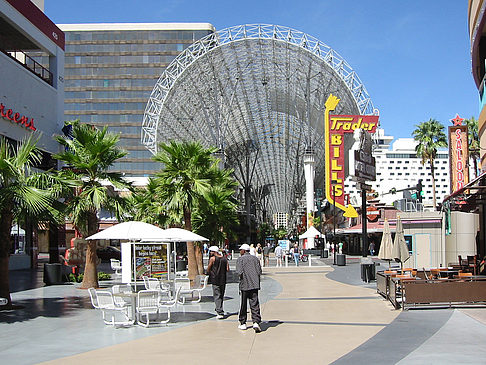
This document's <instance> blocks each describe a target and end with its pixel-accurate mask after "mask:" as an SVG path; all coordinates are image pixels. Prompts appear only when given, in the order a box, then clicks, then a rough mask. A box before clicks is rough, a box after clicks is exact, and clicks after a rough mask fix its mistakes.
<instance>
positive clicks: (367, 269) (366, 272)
mask: <svg viewBox="0 0 486 365" xmlns="http://www.w3.org/2000/svg"><path fill="white" fill-rule="evenodd" d="M361 280H363V281H365V282H367V283H369V282H370V281H371V280H375V265H373V264H361Z"/></svg>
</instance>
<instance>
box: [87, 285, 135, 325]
mask: <svg viewBox="0 0 486 365" xmlns="http://www.w3.org/2000/svg"><path fill="white" fill-rule="evenodd" d="M88 290H89V295H90V297H91V303H92V304H93V307H95V308H96V309H99V310H101V313H102V314H103V322H105V324H111V325H113V326H116V325H129V324H133V320H131V319H130V317H129V315H128V307H127V306H126V305H123V306H121V305H117V304H115V301H114V300H113V294H111V292H109V291H106V290H95V289H94V288H90V289H88ZM106 313H111V321H108V320H107V319H106ZM116 313H122V314H123V316H124V317H125V320H124V321H116V319H115V317H116Z"/></svg>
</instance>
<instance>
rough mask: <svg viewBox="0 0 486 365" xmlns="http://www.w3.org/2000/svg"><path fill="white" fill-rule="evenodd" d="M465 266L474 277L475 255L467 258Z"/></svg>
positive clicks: (476, 263)
mask: <svg viewBox="0 0 486 365" xmlns="http://www.w3.org/2000/svg"><path fill="white" fill-rule="evenodd" d="M467 266H468V268H469V270H472V272H473V274H474V275H476V271H477V267H478V260H477V258H476V255H474V256H467Z"/></svg>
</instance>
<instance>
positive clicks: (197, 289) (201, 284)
mask: <svg viewBox="0 0 486 365" xmlns="http://www.w3.org/2000/svg"><path fill="white" fill-rule="evenodd" d="M208 280H209V276H208V275H197V276H196V279H195V280H194V282H195V284H196V286H194V287H193V288H192V295H193V296H194V293H196V294H197V300H193V301H192V303H199V302H200V301H201V292H202V291H203V290H204V289H206V286H207V285H208Z"/></svg>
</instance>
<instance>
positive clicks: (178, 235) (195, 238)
mask: <svg viewBox="0 0 486 365" xmlns="http://www.w3.org/2000/svg"><path fill="white" fill-rule="evenodd" d="M154 241H164V242H199V241H209V239H207V238H206V237H203V236H200V235H198V234H197V233H194V232H191V231H188V230H187V229H182V228H167V229H164V234H163V235H162V236H161V237H157V238H155V239H154Z"/></svg>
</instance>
